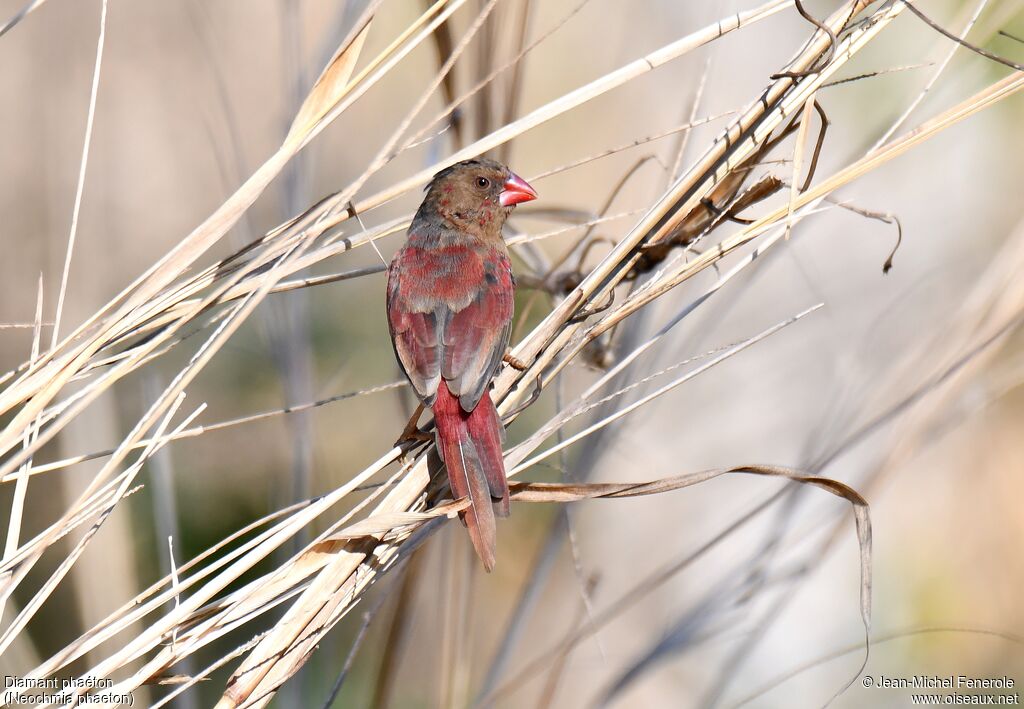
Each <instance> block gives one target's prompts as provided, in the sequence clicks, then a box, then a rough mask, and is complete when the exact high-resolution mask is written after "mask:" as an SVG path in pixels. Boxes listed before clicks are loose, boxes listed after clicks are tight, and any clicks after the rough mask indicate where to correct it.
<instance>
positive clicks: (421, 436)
mask: <svg viewBox="0 0 1024 709" xmlns="http://www.w3.org/2000/svg"><path fill="white" fill-rule="evenodd" d="M422 415H423V402H420V404H419V406H417V407H416V411H414V412H413V414H412V418H410V419H409V423H407V424H405V430H403V431H402V435H401V436H399V437H398V440H397V441H395V445H396V446H398V447H400V448H402V447H403V445H404V444H406V443H412V444H414V445H413V446H410V448H413V447H415V444H419V443H430V442H431V441H432V440H434V437H433V436H431V435H430V434H429V433H427V432H426V431H422V430H420V427H419V422H420V416H422ZM403 450H404V448H403Z"/></svg>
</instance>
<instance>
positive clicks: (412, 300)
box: [387, 244, 514, 411]
mask: <svg viewBox="0 0 1024 709" xmlns="http://www.w3.org/2000/svg"><path fill="white" fill-rule="evenodd" d="M513 292H514V282H513V279H512V267H511V263H510V262H509V259H508V254H507V253H504V252H503V250H500V249H492V248H485V249H480V248H475V247H473V246H470V245H463V244H449V245H447V246H444V247H434V248H419V247H416V246H411V245H410V246H406V247H405V248H403V249H402V250H401V251H399V253H398V254H396V256H395V259H394V261H392V263H391V267H390V269H389V271H388V301H387V309H388V324H389V326H390V328H391V340H392V342H393V343H394V346H395V354H396V355H397V356H398V360H399V362H401V364H402V368H403V369H404V370H405V373H406V375H407V376H408V377H409V381H411V382H412V385H413V388H415V389H416V393H417V394H418V395H419V397H420V399H421V400H422V401H423V402H424V403H426V404H428V405H432V404H433V402H434V397H435V395H436V393H437V385H438V383H439V382H440V378H441V377H444V379H445V380H446V381H447V382H448V389H449V391H450V392H451V393H452V394H454V395H455V396H457V397H458V398H459V403H460V405H461V406H462V408H463V410H465V411H472V410H473V409H474V408H475V407H476V405H477V402H479V401H480V397H481V396H482V395H483V393H484V392H485V391H486V390H487V386H488V385H489V384H490V382H491V379H492V378H493V377H494V374H495V372H497V370H498V367H499V365H500V364H501V358H502V355H503V354H504V353H505V348H506V347H507V346H508V340H509V335H510V332H511V322H512V311H513V307H514V304H513Z"/></svg>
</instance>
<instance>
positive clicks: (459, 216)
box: [420, 158, 537, 236]
mask: <svg viewBox="0 0 1024 709" xmlns="http://www.w3.org/2000/svg"><path fill="white" fill-rule="evenodd" d="M533 199H537V192H536V191H535V190H534V189H533V188H532V187H530V185H529V184H528V183H527V182H526V180H524V179H523V178H521V177H519V175H517V174H515V173H514V172H512V171H511V170H509V169H508V168H507V167H505V166H504V165H502V164H501V163H499V162H496V161H494V160H487V159H485V158H474V159H472V160H464V161H463V162H460V163H456V164H454V165H452V166H451V167H448V168H445V169H444V170H442V171H441V172H439V173H437V174H436V175H434V179H433V180H431V182H430V184H429V185H427V196H426V198H425V199H424V200H423V206H422V207H420V211H421V213H423V211H424V210H428V214H424V215H423V216H428V215H429V213H433V214H437V215H438V216H440V217H441V218H442V219H444V220H446V221H449V222H452V223H453V224H455V225H456V226H458V227H459V228H461V229H465V230H467V231H470V232H472V233H478V234H482V235H490V234H493V235H496V236H500V234H501V227H502V225H503V224H504V223H505V219H506V218H507V217H508V215H509V213H510V212H511V211H512V208H513V207H514V206H515V205H517V204H519V203H520V202H529V201H530V200H533Z"/></svg>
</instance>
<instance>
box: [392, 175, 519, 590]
mask: <svg viewBox="0 0 1024 709" xmlns="http://www.w3.org/2000/svg"><path fill="white" fill-rule="evenodd" d="M425 189H426V195H425V196H424V198H423V202H422V203H421V204H420V207H419V209H418V210H417V211H416V215H415V216H414V217H413V220H412V222H411V224H410V226H409V230H408V233H407V238H406V242H405V244H404V245H403V246H402V248H401V249H399V250H398V252H397V253H396V254H395V256H394V258H393V259H392V261H391V264H390V265H389V267H388V282H387V318H388V329H389V331H390V334H391V342H392V345H393V346H394V350H395V356H396V358H397V359H398V362H399V365H400V366H401V369H402V371H403V373H404V374H405V376H406V377H407V378H408V379H409V382H410V383H411V384H412V388H413V390H414V391H415V392H416V396H417V397H418V398H419V400H420V405H419V407H418V408H417V410H416V413H415V414H414V415H413V417H412V419H411V420H410V421H409V425H408V426H407V427H406V430H405V433H403V438H400V439H399V442H401V441H402V440H403V439H404V438H408V437H412V438H421V439H422V438H427V439H428V440H429V435H428V434H424V433H423V432H421V431H420V430H419V429H418V428H417V423H418V420H419V417H420V415H421V414H422V412H423V408H424V407H428V408H430V409H432V411H433V415H434V425H435V426H434V428H435V431H434V442H435V443H436V447H437V451H438V454H439V455H440V457H441V460H442V461H443V462H444V466H445V468H446V469H447V473H448V482H449V485H450V487H451V491H452V496H453V498H456V499H458V498H467V499H468V501H469V505H468V506H467V507H466V508H465V509H464V510H462V511H461V512H460V513H459V515H460V517H461V518H462V521H463V523H464V524H465V526H466V529H467V531H468V533H469V537H470V540H471V541H472V543H473V547H474V549H475V550H476V553H477V555H478V556H479V557H480V560H481V561H482V563H483V566H484V568H485V569H486V570H487V571H491V570H492V569H493V568H494V565H495V561H496V554H497V530H496V524H495V515H497V516H501V517H507V516H508V514H509V491H508V480H507V479H506V477H505V461H504V457H503V455H502V441H503V439H504V427H503V425H502V422H501V419H500V418H499V417H498V412H497V409H496V408H495V406H494V401H493V400H492V399H491V394H490V389H491V383H492V381H493V379H494V376H495V374H497V372H498V370H499V368H500V367H501V364H502V361H503V360H505V361H508V362H510V363H511V364H513V366H516V365H518V366H519V367H521V366H522V364H521V363H518V362H517V361H516V360H513V359H511V358H510V357H509V356H508V355H507V354H506V348H507V347H508V343H509V336H510V334H511V327H512V314H513V309H514V302H513V301H514V296H515V277H514V276H513V275H512V263H511V260H510V258H509V252H508V247H507V246H506V244H505V241H504V238H503V237H502V233H501V232H502V227H503V226H504V224H505V220H506V219H507V218H508V216H509V214H510V213H511V212H512V209H513V208H514V207H515V205H517V204H520V203H522V202H528V201H530V200H534V199H536V198H537V192H536V191H535V190H534V189H533V187H531V186H530V185H529V183H527V182H526V180H524V179H523V178H521V177H519V176H518V175H516V174H515V173H514V172H512V171H511V170H510V169H509V168H508V167H506V166H505V165H503V164H501V163H499V162H496V161H494V160H489V159H485V158H474V159H470V160H464V161H462V162H459V163H456V164H454V165H451V166H450V167H447V168H445V169H443V170H441V171H440V172H438V173H437V174H436V175H434V177H433V179H432V180H431V181H430V183H429V184H428V185H427V186H426V188H425ZM417 434H419V435H417Z"/></svg>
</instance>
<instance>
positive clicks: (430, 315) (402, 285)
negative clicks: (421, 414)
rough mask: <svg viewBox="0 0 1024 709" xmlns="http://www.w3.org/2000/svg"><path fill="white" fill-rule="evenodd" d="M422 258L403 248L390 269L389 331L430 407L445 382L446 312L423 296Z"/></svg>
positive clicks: (407, 371)
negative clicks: (443, 343)
mask: <svg viewBox="0 0 1024 709" xmlns="http://www.w3.org/2000/svg"><path fill="white" fill-rule="evenodd" d="M418 260H419V256H418V255H417V254H416V253H414V252H411V250H409V249H402V250H401V251H399V252H398V254H397V255H396V256H395V259H394V261H392V262H391V267H390V268H389V269H388V297H387V311H388V328H389V329H390V331H391V343H392V345H394V348H395V356H397V357H398V363H399V364H400V365H401V367H402V370H403V371H404V372H405V376H406V377H408V378H409V381H410V383H412V386H413V389H415V390H416V394H417V396H419V398H420V400H421V401H423V402H424V403H425V404H427V405H428V406H431V405H433V403H434V397H435V396H437V385H438V383H439V382H440V381H441V331H442V330H443V329H444V326H445V313H444V311H443V310H442V311H441V312H439V313H435V308H434V307H432V305H433V304H432V303H431V302H429V300H425V299H424V296H423V294H422V290H423V288H422V287H421V284H420V282H419V279H418V278H417V276H418V272H419V270H420V266H419V264H418V263H417V262H418Z"/></svg>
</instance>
